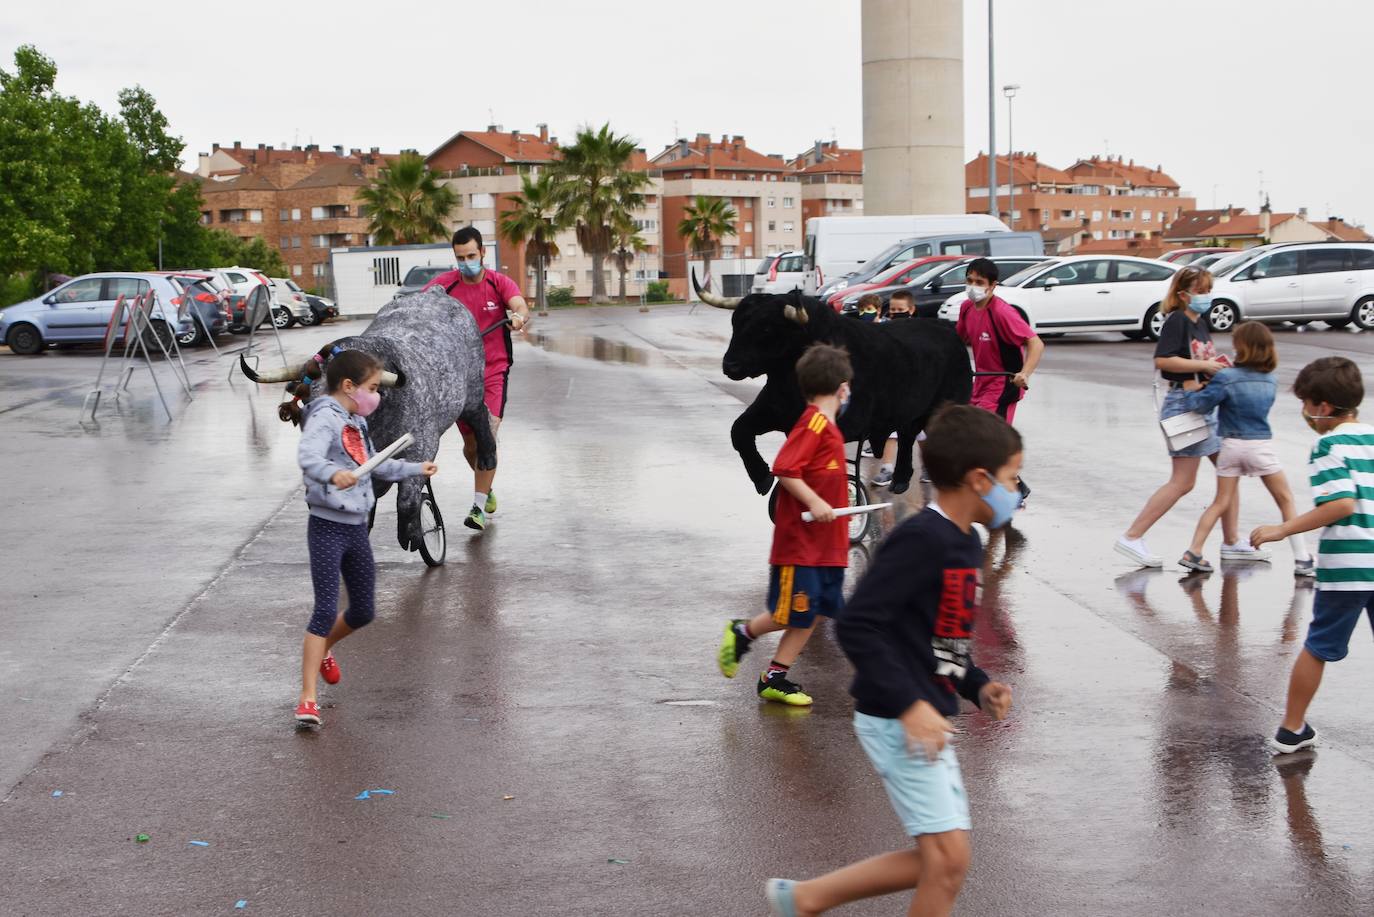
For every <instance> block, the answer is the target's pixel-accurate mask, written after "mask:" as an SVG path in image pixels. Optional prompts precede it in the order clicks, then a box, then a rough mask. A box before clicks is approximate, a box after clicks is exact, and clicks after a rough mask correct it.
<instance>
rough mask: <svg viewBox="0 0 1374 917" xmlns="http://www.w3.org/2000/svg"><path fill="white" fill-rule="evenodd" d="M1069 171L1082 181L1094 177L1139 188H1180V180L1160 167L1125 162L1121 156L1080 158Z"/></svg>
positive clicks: (1104, 181) (1105, 181) (1101, 180)
mask: <svg viewBox="0 0 1374 917" xmlns="http://www.w3.org/2000/svg"><path fill="white" fill-rule="evenodd" d="M1068 172H1069V174H1070V175H1072V176H1073V177H1074V179H1075V180H1077V181H1080V182H1081V181H1083V180H1085V179H1088V178H1092V179H1095V180H1097V181H1099V182H1103V183H1110V182H1118V183H1122V184H1130V185H1133V186H1134V187H1137V188H1173V189H1177V188H1178V182H1176V181H1174V180H1173V179H1172V178H1170V177H1169V176H1168V175H1167V174H1165V173H1164V172H1162V171H1160V170H1159V169H1157V168H1155V169H1151V168H1149V167H1148V166H1138V165H1136V164H1135V160H1134V159H1132V160H1131V161H1130V162H1123V161H1122V160H1121V157H1120V156H1118V157H1116V158H1115V159H1102V158H1100V157H1097V156H1094V157H1092V158H1091V159H1080V160H1078V162H1076V163H1074V164H1073V165H1071V166H1069V168H1068Z"/></svg>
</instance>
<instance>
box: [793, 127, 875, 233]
mask: <svg viewBox="0 0 1374 917" xmlns="http://www.w3.org/2000/svg"><path fill="white" fill-rule="evenodd" d="M787 165H788V168H790V169H792V171H794V172H796V173H797V175H798V176H799V178H800V180H801V183H802V234H803V238H804V237H805V233H806V223H807V221H808V220H810V219H811V218H812V217H839V216H845V217H847V216H863V213H864V153H863V150H854V149H844V148H842V147H840V145H839V144H838V143H836V142H835V141H833V140H832V141H828V142H827V141H821V140H817V141H816V143H815V145H814V146H812V148H811V149H809V150H807V151H806V152H805V153H798V154H797V155H796V156H795V157H793V159H792V161H791V162H789V163H788V164H787Z"/></svg>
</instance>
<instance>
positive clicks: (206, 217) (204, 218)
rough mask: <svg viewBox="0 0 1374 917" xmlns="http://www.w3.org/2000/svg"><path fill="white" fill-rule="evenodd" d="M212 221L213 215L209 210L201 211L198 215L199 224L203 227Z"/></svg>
mask: <svg viewBox="0 0 1374 917" xmlns="http://www.w3.org/2000/svg"><path fill="white" fill-rule="evenodd" d="M213 219H214V215H213V214H212V213H211V212H210V211H209V210H206V211H203V212H202V213H201V215H200V222H201V225H203V226H209V225H210V221H211V220H213Z"/></svg>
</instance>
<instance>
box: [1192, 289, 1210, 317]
mask: <svg viewBox="0 0 1374 917" xmlns="http://www.w3.org/2000/svg"><path fill="white" fill-rule="evenodd" d="M1188 308H1189V310H1191V311H1193V312H1196V313H1197V314H1198V315H1206V314H1207V313H1208V311H1210V310H1211V308H1212V294H1211V293H1194V294H1193V298H1192V299H1190V300H1188Z"/></svg>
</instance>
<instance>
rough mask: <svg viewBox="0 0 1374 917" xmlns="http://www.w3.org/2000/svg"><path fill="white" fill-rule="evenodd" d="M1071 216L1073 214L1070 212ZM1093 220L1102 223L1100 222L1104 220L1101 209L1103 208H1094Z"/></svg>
mask: <svg viewBox="0 0 1374 917" xmlns="http://www.w3.org/2000/svg"><path fill="white" fill-rule="evenodd" d="M1069 216H1073V214H1072V213H1070V214H1069ZM1093 222H1094V223H1100V222H1102V211H1101V210H1094V211H1093Z"/></svg>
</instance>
